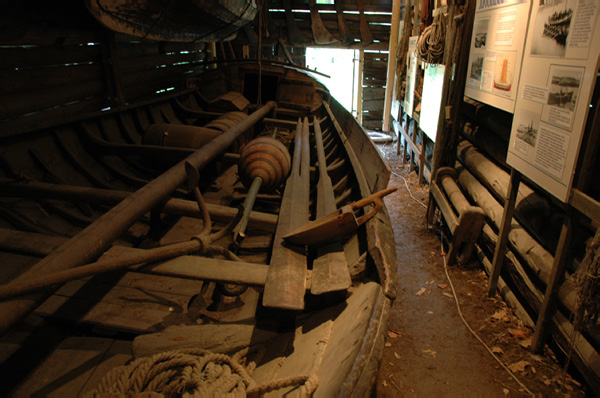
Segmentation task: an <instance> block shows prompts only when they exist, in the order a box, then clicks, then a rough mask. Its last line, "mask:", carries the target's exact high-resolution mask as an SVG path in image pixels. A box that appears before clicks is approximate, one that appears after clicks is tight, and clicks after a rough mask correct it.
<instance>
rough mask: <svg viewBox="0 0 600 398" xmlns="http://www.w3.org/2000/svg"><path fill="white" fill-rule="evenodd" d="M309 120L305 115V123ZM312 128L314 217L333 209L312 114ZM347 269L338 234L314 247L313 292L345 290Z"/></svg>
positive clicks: (320, 137) (320, 138) (320, 139)
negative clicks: (315, 177) (315, 178)
mask: <svg viewBox="0 0 600 398" xmlns="http://www.w3.org/2000/svg"><path fill="white" fill-rule="evenodd" d="M307 121H308V120H307V119H305V123H306V122H307ZM313 128H314V131H315V142H316V146H317V158H318V162H319V183H318V184H317V218H319V217H323V216H325V215H326V214H329V213H331V212H335V211H336V210H337V206H336V204H335V193H334V192H333V184H332V183H331V178H330V177H329V174H327V163H326V161H325V151H324V149H323V134H322V132H321V125H320V124H319V121H318V120H317V118H316V117H315V118H314V121H313ZM351 284H352V281H351V280H350V271H349V270H348V262H347V261H346V254H345V253H344V247H343V246H342V242H341V240H340V239H339V238H337V239H332V240H330V241H329V243H327V244H325V245H322V246H319V247H318V248H317V258H315V260H314V261H313V278H312V286H311V288H310V290H311V293H312V294H323V293H327V292H333V291H337V290H346V289H348V288H349V287H350V285H351Z"/></svg>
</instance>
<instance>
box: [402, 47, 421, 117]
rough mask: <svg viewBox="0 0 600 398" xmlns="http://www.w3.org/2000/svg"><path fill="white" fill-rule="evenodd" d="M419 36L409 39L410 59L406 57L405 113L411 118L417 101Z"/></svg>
mask: <svg viewBox="0 0 600 398" xmlns="http://www.w3.org/2000/svg"><path fill="white" fill-rule="evenodd" d="M418 38H419V36H412V37H410V38H409V39H408V57H406V62H407V63H408V65H407V73H406V89H405V91H404V104H403V105H404V112H406V113H407V114H408V115H409V116H410V117H412V114H413V106H414V100H415V81H416V78H417V55H416V54H415V48H416V46H417V39H418Z"/></svg>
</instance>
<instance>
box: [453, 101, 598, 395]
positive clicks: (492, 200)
mask: <svg viewBox="0 0 600 398" xmlns="http://www.w3.org/2000/svg"><path fill="white" fill-rule="evenodd" d="M464 108H465V110H463V115H462V116H463V120H462V121H461V123H462V126H463V129H462V130H463V133H465V134H463V138H466V139H465V140H463V141H461V142H460V143H459V144H458V148H457V159H458V161H457V163H456V165H455V168H456V170H457V173H458V179H457V182H458V183H459V185H460V187H461V189H462V190H463V191H464V193H465V196H466V197H467V198H468V199H469V200H470V201H471V202H472V204H474V205H477V206H479V207H481V208H482V209H483V210H484V212H485V213H486V223H487V224H486V225H485V226H484V228H483V233H482V236H481V238H480V240H479V242H478V245H477V247H476V254H477V256H478V258H479V260H480V262H481V263H482V264H483V266H484V268H485V269H486V271H487V272H488V273H489V272H490V271H491V261H492V257H493V254H494V249H495V247H496V242H497V240H498V230H499V228H500V224H501V219H502V213H503V206H504V200H505V196H506V194H507V192H508V184H509V180H510V175H509V172H507V171H506V168H503V167H502V166H505V164H503V162H495V161H494V160H492V159H494V158H496V157H502V153H503V152H504V153H506V148H507V146H508V135H509V132H510V124H508V127H507V124H506V123H505V122H506V120H505V117H506V115H504V112H502V111H497V110H494V109H493V108H491V107H489V106H486V105H482V104H479V103H477V102H475V101H472V100H469V101H468V103H465V106H464ZM495 121H496V122H495ZM482 132H484V133H482ZM482 137H485V139H481V138H482ZM467 140H469V141H467ZM484 141H488V142H491V143H493V144H492V145H488V146H486V145H485V143H484ZM474 143H475V145H474ZM486 152H489V153H486ZM562 219H563V212H562V209H561V208H560V207H559V206H558V205H557V203H555V201H554V200H553V199H552V198H550V197H548V196H547V194H546V193H545V192H544V191H543V190H541V189H539V188H537V187H536V186H535V184H532V183H529V184H527V183H522V184H521V185H520V188H519V193H518V196H517V202H516V210H515V217H514V219H513V220H512V222H511V229H510V232H509V242H508V247H507V252H506V255H505V259H504V266H503V268H502V273H501V276H500V278H501V279H500V281H499V290H500V292H501V293H502V295H503V296H504V297H505V299H506V300H507V301H508V302H509V304H510V305H511V306H512V307H513V308H514V309H515V312H516V313H517V315H519V317H520V318H521V319H522V320H523V322H524V323H525V324H527V325H529V326H533V322H534V321H535V319H537V316H538V315H537V314H538V312H539V310H540V308H541V304H542V301H543V297H544V292H545V289H546V285H547V284H548V281H549V278H550V273H551V270H552V265H553V262H554V253H553V250H554V248H555V247H556V240H557V237H558V233H559V230H560V223H561V222H562ZM564 277H565V282H564V283H563V284H562V285H561V287H560V289H559V291H558V294H557V296H558V310H557V311H556V314H555V315H554V318H553V327H552V339H553V341H554V343H556V347H558V348H559V349H560V350H562V351H563V353H564V354H565V355H569V354H571V361H572V363H573V364H574V365H575V366H576V367H577V369H578V370H579V372H580V373H581V374H582V375H583V377H584V378H585V379H586V381H587V383H588V384H589V386H590V387H591V389H592V390H593V391H595V392H596V393H598V392H600V355H599V354H598V351H599V349H600V341H599V340H598V339H597V337H596V336H595V335H593V334H592V333H591V332H590V330H584V331H583V332H581V334H580V335H579V336H578V337H577V338H576V339H575V338H574V331H575V329H574V327H573V323H572V318H573V313H574V311H575V310H576V298H577V285H576V284H575V282H574V280H573V278H572V277H571V275H565V276H564Z"/></svg>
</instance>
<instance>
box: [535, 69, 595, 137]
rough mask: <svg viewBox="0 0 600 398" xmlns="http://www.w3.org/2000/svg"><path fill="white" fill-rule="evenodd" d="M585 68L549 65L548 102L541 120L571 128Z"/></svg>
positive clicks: (567, 128)
mask: <svg viewBox="0 0 600 398" xmlns="http://www.w3.org/2000/svg"><path fill="white" fill-rule="evenodd" d="M584 72H585V68H581V67H576V66H571V67H569V66H564V65H550V73H549V75H548V80H549V81H548V102H547V106H545V107H544V110H543V112H542V120H543V121H545V122H547V123H550V124H552V125H555V126H557V127H561V128H564V129H566V130H569V131H570V130H571V128H572V126H573V120H574V116H575V109H576V107H577V100H578V98H579V91H580V89H581V81H582V79H583V74H584Z"/></svg>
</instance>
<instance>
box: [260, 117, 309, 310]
mask: <svg viewBox="0 0 600 398" xmlns="http://www.w3.org/2000/svg"><path fill="white" fill-rule="evenodd" d="M309 166H310V149H309V144H308V123H307V122H306V123H302V122H301V121H300V119H298V124H297V126H296V135H295V141H294V157H293V159H292V170H291V173H290V176H289V178H288V179H287V183H286V185H285V190H284V192H283V198H282V200H281V207H280V211H279V220H278V222H277V230H276V232H275V238H274V240H273V251H272V253H271V263H270V266H269V272H268V273H267V281H266V283H265V289H264V292H263V301H262V302H263V305H264V306H265V307H276V308H284V309H291V310H301V309H303V308H304V293H305V289H306V269H307V267H306V265H307V262H306V253H305V248H304V246H295V245H290V244H288V243H286V242H284V241H283V236H285V235H286V234H287V233H288V232H289V231H291V230H293V229H295V228H298V227H300V226H301V225H304V224H306V222H307V221H308V204H309V194H310V168H309Z"/></svg>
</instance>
